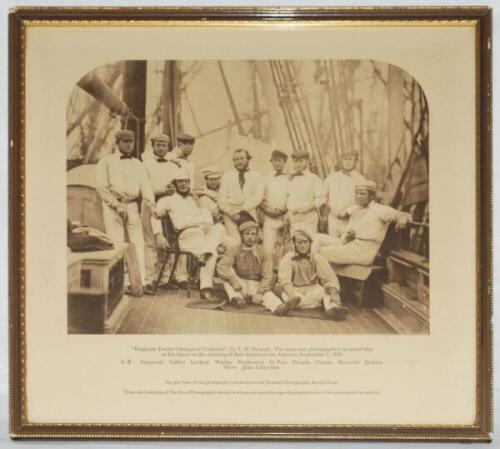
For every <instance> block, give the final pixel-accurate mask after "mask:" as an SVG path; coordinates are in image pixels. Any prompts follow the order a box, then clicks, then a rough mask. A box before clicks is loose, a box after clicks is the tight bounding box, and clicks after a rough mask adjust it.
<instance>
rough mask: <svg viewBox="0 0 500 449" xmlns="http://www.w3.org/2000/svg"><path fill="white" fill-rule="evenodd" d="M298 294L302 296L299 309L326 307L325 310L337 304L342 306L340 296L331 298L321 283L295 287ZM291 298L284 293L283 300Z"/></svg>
mask: <svg viewBox="0 0 500 449" xmlns="http://www.w3.org/2000/svg"><path fill="white" fill-rule="evenodd" d="M293 288H294V290H295V292H296V293H297V296H299V297H300V302H299V304H298V306H297V309H316V308H318V307H324V309H325V310H328V309H331V308H332V307H335V306H340V305H341V303H340V298H338V297H337V298H331V297H330V295H328V294H327V293H326V291H325V289H324V288H323V287H322V286H321V285H319V284H315V285H306V286H303V287H295V286H294V287H293ZM289 299H290V298H289V297H288V296H287V294H286V293H283V300H285V301H288V300H289Z"/></svg>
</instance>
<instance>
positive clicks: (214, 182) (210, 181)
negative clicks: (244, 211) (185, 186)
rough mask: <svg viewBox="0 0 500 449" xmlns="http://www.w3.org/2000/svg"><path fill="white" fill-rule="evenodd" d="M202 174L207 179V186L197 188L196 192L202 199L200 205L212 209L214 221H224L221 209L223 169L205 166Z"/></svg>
mask: <svg viewBox="0 0 500 449" xmlns="http://www.w3.org/2000/svg"><path fill="white" fill-rule="evenodd" d="M201 175H202V176H203V179H204V180H205V187H204V188H203V189H196V190H195V191H194V193H196V195H198V197H199V199H200V206H201V207H204V208H205V209H207V210H208V211H210V213H211V214H212V217H213V219H214V223H222V212H221V211H220V209H219V189H220V178H221V176H222V174H221V171H220V169H219V168H218V167H205V168H203V169H202V170H201Z"/></svg>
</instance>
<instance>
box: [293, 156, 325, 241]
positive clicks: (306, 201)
mask: <svg viewBox="0 0 500 449" xmlns="http://www.w3.org/2000/svg"><path fill="white" fill-rule="evenodd" d="M292 164H293V169H294V171H293V173H292V177H291V181H290V185H289V193H288V200H287V209H288V219H289V221H290V229H291V230H292V232H293V231H294V230H295V229H299V228H300V229H305V230H307V231H308V232H309V233H310V234H314V233H315V232H317V230H318V222H319V213H320V208H321V206H322V205H323V204H325V202H326V194H325V188H324V185H323V182H322V181H321V179H320V177H319V176H318V175H315V174H314V173H311V171H310V170H309V168H308V167H309V153H308V152H307V151H305V150H299V151H297V152H295V153H292Z"/></svg>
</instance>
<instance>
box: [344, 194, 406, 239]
mask: <svg viewBox="0 0 500 449" xmlns="http://www.w3.org/2000/svg"><path fill="white" fill-rule="evenodd" d="M346 213H347V214H348V215H349V217H350V218H349V223H348V224H347V228H346V232H348V231H349V230H352V231H354V232H355V234H356V239H360V240H373V241H375V242H377V243H382V241H383V240H384V237H385V233H386V231H387V228H388V227H389V224H390V223H392V222H393V221H396V219H398V218H399V217H400V216H401V215H408V214H407V213H406V212H401V211H399V210H396V209H394V208H392V207H390V206H385V205H383V204H378V203H375V202H374V201H371V202H370V204H368V206H367V207H361V206H359V205H357V204H353V205H352V206H350V207H349V208H348V209H347V211H346Z"/></svg>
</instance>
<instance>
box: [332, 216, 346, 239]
mask: <svg viewBox="0 0 500 449" xmlns="http://www.w3.org/2000/svg"><path fill="white" fill-rule="evenodd" d="M347 223H348V220H342V219H340V218H338V217H337V216H336V215H335V214H333V213H332V214H330V215H329V216H328V234H329V235H331V236H332V237H340V236H341V235H342V234H343V233H344V231H345V229H346V227H347Z"/></svg>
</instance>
